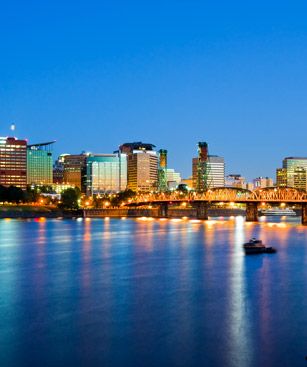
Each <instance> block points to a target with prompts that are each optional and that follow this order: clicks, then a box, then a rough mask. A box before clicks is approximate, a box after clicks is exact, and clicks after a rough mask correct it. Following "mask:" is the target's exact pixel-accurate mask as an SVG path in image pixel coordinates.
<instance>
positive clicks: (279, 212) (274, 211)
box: [260, 208, 296, 216]
mask: <svg viewBox="0 0 307 367" xmlns="http://www.w3.org/2000/svg"><path fill="white" fill-rule="evenodd" d="M260 212H261V214H262V215H267V216H284V215H286V216H296V212H295V211H294V210H293V209H290V208H285V209H281V208H270V209H265V210H261V211H260Z"/></svg>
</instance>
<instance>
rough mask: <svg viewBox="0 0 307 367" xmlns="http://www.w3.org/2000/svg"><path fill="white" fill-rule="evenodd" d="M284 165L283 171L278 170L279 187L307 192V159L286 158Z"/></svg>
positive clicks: (277, 180)
mask: <svg viewBox="0 0 307 367" xmlns="http://www.w3.org/2000/svg"><path fill="white" fill-rule="evenodd" d="M282 163H283V164H282V165H283V167H282V169H280V168H278V169H277V170H276V182H277V186H281V185H284V186H287V187H294V188H298V189H304V190H306V189H307V186H306V185H307V184H306V172H307V158H306V157H286V158H284V160H283V162H282ZM281 178H282V179H281Z"/></svg>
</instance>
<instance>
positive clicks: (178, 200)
mask: <svg viewBox="0 0 307 367" xmlns="http://www.w3.org/2000/svg"><path fill="white" fill-rule="evenodd" d="M215 203H234V204H235V203H240V204H245V205H246V221H253V222H256V221H258V209H259V206H260V205H265V204H270V205H275V206H276V205H280V204H284V205H295V206H297V207H300V208H301V209H302V224H304V225H307V193H306V191H304V190H298V189H294V188H292V187H268V188H262V189H260V188H259V189H256V190H253V191H250V190H245V189H240V188H236V187H217V188H212V189H208V190H206V191H204V192H201V193H200V192H192V191H190V192H187V193H184V192H180V191H173V192H169V193H168V192H165V193H163V192H161V193H146V194H138V195H137V196H136V197H134V198H133V199H129V201H128V202H127V203H125V204H124V205H125V206H127V207H140V206H141V207H151V206H158V208H159V216H160V217H167V214H168V208H169V206H171V205H186V206H187V205H189V206H192V207H194V208H196V212H197V218H198V219H205V220H206V219H208V208H209V206H210V204H215Z"/></svg>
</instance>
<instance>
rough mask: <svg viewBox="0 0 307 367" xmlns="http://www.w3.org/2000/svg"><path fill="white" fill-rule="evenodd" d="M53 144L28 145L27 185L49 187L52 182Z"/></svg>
mask: <svg viewBox="0 0 307 367" xmlns="http://www.w3.org/2000/svg"><path fill="white" fill-rule="evenodd" d="M52 144H53V143H52V142H51V143H44V144H34V145H29V146H28V149H27V183H28V185H51V184H52V182H53V172H52V164H53V161H52V152H51V145H52Z"/></svg>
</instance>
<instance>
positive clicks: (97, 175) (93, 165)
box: [86, 154, 127, 195]
mask: <svg viewBox="0 0 307 367" xmlns="http://www.w3.org/2000/svg"><path fill="white" fill-rule="evenodd" d="M126 187H127V156H126V154H90V155H89V156H88V157H87V159H86V193H87V195H95V194H102V193H113V192H119V191H123V190H125V189H126Z"/></svg>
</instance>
